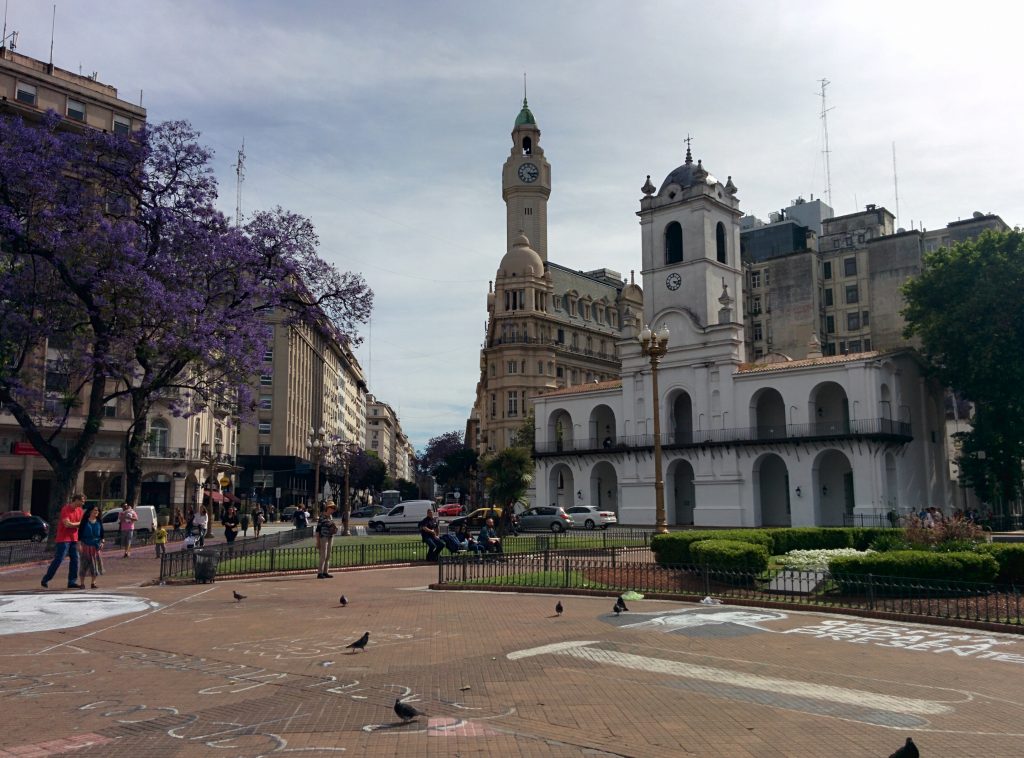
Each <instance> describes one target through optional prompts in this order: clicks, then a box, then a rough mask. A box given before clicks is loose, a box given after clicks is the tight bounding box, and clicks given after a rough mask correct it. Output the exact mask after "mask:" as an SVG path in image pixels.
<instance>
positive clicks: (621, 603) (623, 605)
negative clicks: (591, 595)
mask: <svg viewBox="0 0 1024 758" xmlns="http://www.w3.org/2000/svg"><path fill="white" fill-rule="evenodd" d="M615 605H617V606H619V608H621V609H622V610H623V611H624V612H625V613H629V608H627V607H626V601H625V600H623V599H622V595H619V599H618V600H616V601H615Z"/></svg>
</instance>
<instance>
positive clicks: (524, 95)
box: [523, 71, 526, 102]
mask: <svg viewBox="0 0 1024 758" xmlns="http://www.w3.org/2000/svg"><path fill="white" fill-rule="evenodd" d="M523 102H526V72H525V71H524V72H523Z"/></svg>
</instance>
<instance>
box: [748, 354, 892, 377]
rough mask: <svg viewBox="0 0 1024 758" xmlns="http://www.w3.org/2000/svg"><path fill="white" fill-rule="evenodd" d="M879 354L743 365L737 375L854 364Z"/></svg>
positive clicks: (826, 356)
mask: <svg viewBox="0 0 1024 758" xmlns="http://www.w3.org/2000/svg"><path fill="white" fill-rule="evenodd" d="M879 355H881V353H879V352H878V351H876V350H872V351H870V352H867V353H848V354H847V355H825V356H822V357H821V358H804V359H802V360H799V361H780V362H778V363H743V364H740V367H739V369H737V371H736V373H737V374H767V373H769V372H771V371H788V370H789V369H794V368H807V367H809V366H833V365H836V364H839V363H855V362H857V361H864V360H868V359H870V358H877V357H878V356H879Z"/></svg>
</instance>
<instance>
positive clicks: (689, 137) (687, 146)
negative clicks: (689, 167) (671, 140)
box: [683, 132, 693, 164]
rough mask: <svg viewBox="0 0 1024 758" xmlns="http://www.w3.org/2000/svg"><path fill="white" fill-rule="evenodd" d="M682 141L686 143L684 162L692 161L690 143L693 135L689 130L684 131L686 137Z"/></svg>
mask: <svg viewBox="0 0 1024 758" xmlns="http://www.w3.org/2000/svg"><path fill="white" fill-rule="evenodd" d="M683 141H684V142H685V143H686V163H687V164H689V163H693V153H691V152H690V143H691V142H693V137H691V136H690V133H689V132H687V133H686V139H685V140H683Z"/></svg>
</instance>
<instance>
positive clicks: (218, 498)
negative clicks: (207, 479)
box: [204, 490, 227, 503]
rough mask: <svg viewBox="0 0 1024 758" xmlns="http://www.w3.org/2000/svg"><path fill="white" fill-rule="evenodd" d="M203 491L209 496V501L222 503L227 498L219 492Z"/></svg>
mask: <svg viewBox="0 0 1024 758" xmlns="http://www.w3.org/2000/svg"><path fill="white" fill-rule="evenodd" d="M204 492H205V493H206V496H207V497H208V498H210V500H211V502H214V503H223V502H224V501H225V500H227V498H226V497H224V495H222V494H221V493H219V492H215V491H213V490H204Z"/></svg>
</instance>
